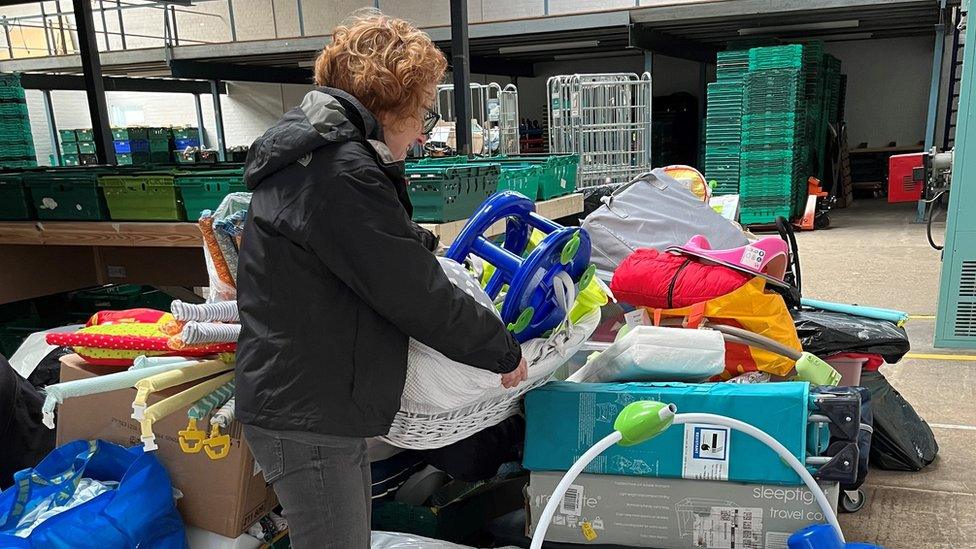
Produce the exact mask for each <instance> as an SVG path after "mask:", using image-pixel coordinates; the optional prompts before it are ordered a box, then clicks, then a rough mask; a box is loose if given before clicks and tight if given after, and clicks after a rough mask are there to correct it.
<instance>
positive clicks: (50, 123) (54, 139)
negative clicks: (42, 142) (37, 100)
mask: <svg viewBox="0 0 976 549" xmlns="http://www.w3.org/2000/svg"><path fill="white" fill-rule="evenodd" d="M41 97H42V98H43V99H44V116H45V117H46V118H47V131H48V132H49V133H50V135H51V148H52V149H54V158H56V159H57V162H58V163H57V165H58V166H61V165H64V161H63V160H62V159H61V138H60V136H59V135H58V124H57V122H56V121H55V119H54V103H53V102H52V101H51V90H41Z"/></svg>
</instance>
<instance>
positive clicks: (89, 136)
mask: <svg viewBox="0 0 976 549" xmlns="http://www.w3.org/2000/svg"><path fill="white" fill-rule="evenodd" d="M75 133H76V134H78V141H94V140H95V133H94V132H93V131H92V129H91V128H81V129H77V130H75Z"/></svg>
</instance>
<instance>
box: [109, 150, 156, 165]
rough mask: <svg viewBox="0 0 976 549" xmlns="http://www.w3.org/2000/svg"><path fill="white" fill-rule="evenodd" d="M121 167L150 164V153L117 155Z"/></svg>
mask: <svg viewBox="0 0 976 549" xmlns="http://www.w3.org/2000/svg"><path fill="white" fill-rule="evenodd" d="M115 161H116V162H117V163H118V165H119V166H138V165H142V164H149V153H121V154H116V155H115Z"/></svg>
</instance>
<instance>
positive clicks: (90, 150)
mask: <svg viewBox="0 0 976 549" xmlns="http://www.w3.org/2000/svg"><path fill="white" fill-rule="evenodd" d="M77 145H78V154H95V142H94V141H79V142H78V143H77Z"/></svg>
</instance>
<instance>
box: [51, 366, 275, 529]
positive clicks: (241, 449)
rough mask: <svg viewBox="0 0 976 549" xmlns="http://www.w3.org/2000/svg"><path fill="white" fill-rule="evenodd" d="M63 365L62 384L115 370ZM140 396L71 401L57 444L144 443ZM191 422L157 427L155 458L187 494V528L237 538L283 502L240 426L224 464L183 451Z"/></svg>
mask: <svg viewBox="0 0 976 549" xmlns="http://www.w3.org/2000/svg"><path fill="white" fill-rule="evenodd" d="M61 364H62V366H61V381H71V380H75V379H85V378H90V377H94V376H97V375H100V374H103V373H107V372H111V371H113V370H111V369H108V370H107V369H106V368H105V367H99V366H91V365H88V364H86V363H85V362H84V361H83V360H82V359H81V358H80V357H79V356H78V355H68V356H66V357H64V358H62V359H61ZM187 388H188V387H187V386H180V387H174V388H172V389H168V390H165V391H160V392H158V393H155V394H153V395H151V396H150V397H149V404H153V403H155V402H158V401H159V400H161V399H163V398H166V397H168V396H171V395H173V394H176V393H178V392H180V391H182V390H184V389H187ZM135 394H136V391H135V389H127V390H123V391H112V392H108V393H101V394H96V395H88V396H84V397H78V398H70V399H67V400H66V401H65V402H64V404H62V405H60V406H59V407H58V411H57V425H58V435H57V439H58V445H61V444H64V443H66V442H70V441H72V440H77V439H89V440H90V439H96V438H100V439H103V440H107V441H110V442H114V443H116V444H121V445H123V446H127V447H128V446H134V445H136V444H142V443H141V442H140V440H139V422H138V421H136V420H134V419H132V417H131V416H132V400H133V399H134V398H135ZM186 423H187V418H186V410H185V409H183V410H180V411H178V412H176V413H174V414H173V415H171V416H168V417H166V418H164V419H163V420H161V421H158V422H156V423H155V425H153V431H154V432H155V433H156V443H157V444H158V445H159V450H157V451H156V455H157V456H158V457H159V460H160V461H161V462H162V463H163V465H164V466H165V467H166V470H167V471H169V476H170V479H171V480H172V482H173V486H174V487H176V488H177V489H179V490H180V491H181V492H183V497H182V498H181V499H180V500H179V501H178V503H177V507H178V508H179V510H180V514H181V515H182V516H183V520H184V521H185V522H186V523H187V524H188V525H191V526H196V527H199V528H202V529H204V530H209V531H211V532H216V533H218V534H220V535H222V536H227V537H230V538H236V537H238V536H239V535H240V534H241V532H243V531H244V530H245V529H246V528H247V527H248V526H250V525H251V524H252V523H254V522H255V521H257V520H258V519H259V518H261V517H262V516H263V515H265V514H266V513H268V512H269V511H270V510H271V509H273V508H274V507H275V506H276V505H277V504H278V500H277V498H276V497H275V494H274V491H273V490H272V489H271V487H270V486H268V485H267V484H266V483H265V481H264V476H263V475H261V473H260V471H259V470H258V468H257V467H256V466H255V463H254V457H253V456H251V451H250V449H248V447H247V444H246V443H245V442H244V439H243V438H242V437H241V424H240V423H238V422H234V423H233V424H232V425H231V427H230V429H229V430H228V434H229V435H230V437H231V450H230V454H229V455H228V456H227V457H226V458H224V459H220V460H211V459H210V458H209V457H207V455H206V454H205V453H204V452H200V453H198V454H186V453H184V452H183V450H182V449H180V443H179V438H178V435H177V433H178V432H179V431H181V430H183V429H186ZM200 427H201V428H204V426H200Z"/></svg>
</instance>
